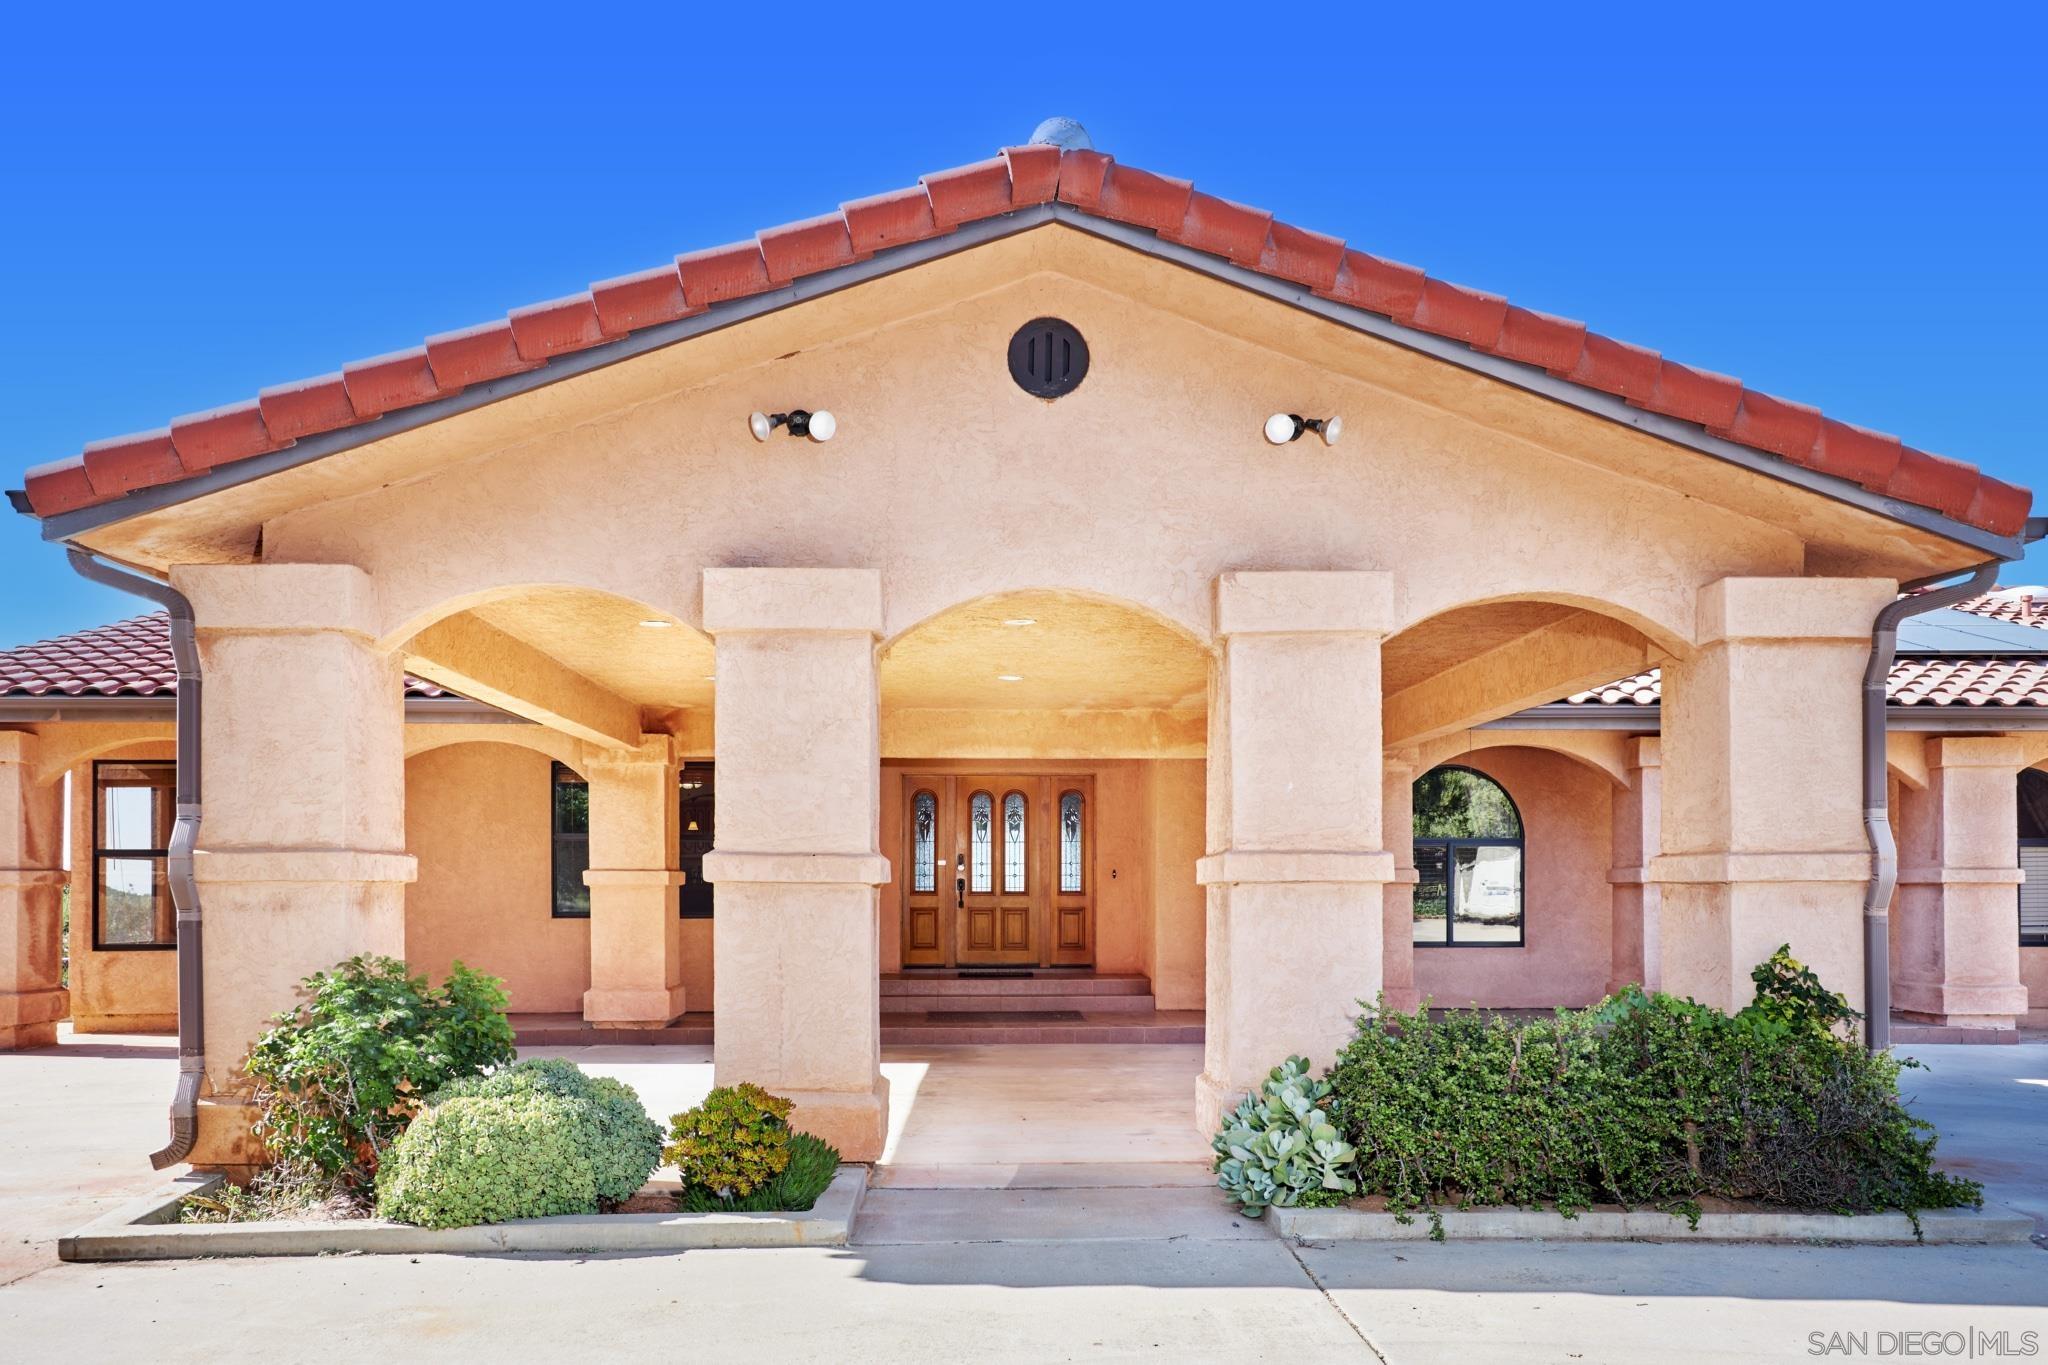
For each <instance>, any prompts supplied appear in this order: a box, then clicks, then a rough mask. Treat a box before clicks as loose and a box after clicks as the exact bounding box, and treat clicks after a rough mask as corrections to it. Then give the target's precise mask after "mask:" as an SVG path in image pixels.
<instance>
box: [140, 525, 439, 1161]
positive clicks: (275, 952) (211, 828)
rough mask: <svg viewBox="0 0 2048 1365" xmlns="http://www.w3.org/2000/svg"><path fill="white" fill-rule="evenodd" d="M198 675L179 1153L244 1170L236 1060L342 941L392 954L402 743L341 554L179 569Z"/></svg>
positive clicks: (368, 615) (371, 618)
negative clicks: (195, 957) (190, 1041)
mask: <svg viewBox="0 0 2048 1365" xmlns="http://www.w3.org/2000/svg"><path fill="white" fill-rule="evenodd" d="M171 581H172V583H173V584H174V585H175V586H176V587H178V588H179V589H180V590H181V591H183V592H184V593H185V595H186V596H187V597H189V598H190V599H191V601H192V605H193V610H194V614H195V616H196V618H197V623H198V633H199V654H200V664H201V668H202V671H203V673H204V686H205V694H204V704H203V707H202V711H201V718H200V733H201V739H202V744H201V755H200V777H201V782H202V787H203V790H202V793H201V794H202V797H203V803H204V804H203V814H202V817H201V821H200V826H199V840H198V848H197V851H196V853H195V857H194V865H195V872H196V875H197V878H198V883H199V901H200V908H201V912H202V915H203V921H204V924H205V950H204V958H205V968H206V985H205V1002H204V1004H205V1015H206V1028H205V1039H204V1042H205V1047H206V1086H205V1098H203V1099H202V1101H201V1104H200V1114H199V1141H198V1145H197V1146H196V1147H195V1148H194V1150H193V1152H192V1156H191V1160H192V1162H193V1164H194V1165H196V1166H202V1167H205V1166H247V1165H251V1164H255V1163H258V1162H261V1161H262V1160H263V1152H262V1149H261V1147H260V1145H259V1144H257V1143H256V1142H255V1140H254V1139H253V1138H252V1137H250V1135H249V1131H248V1125H249V1121H250V1119H251V1118H252V1117H253V1114H252V1112H251V1109H250V1106H249V1105H248V1104H247V1103H246V1102H245V1100H244V1096H246V1094H247V1079H246V1077H245V1075H244V1073H243V1071H242V1064H243V1062H244V1060H245V1059H246V1057H247V1055H248V1050H249V1044H250V1043H251V1042H252V1041H253V1040H254V1039H255V1038H256V1036H257V1035H258V1034H259V1033H261V1032H262V1031H263V1029H264V1028H265V1027H266V1026H267V1025H268V1022H269V1020H270V1017H271V1016H272V1015H274V1014H276V1013H278V1012H279V1011H281V1010H285V1009H288V1008H290V1007H291V1006H292V1005H293V1004H294V1003H295V1002H296V1001H297V1000H298V998H299V996H298V985H299V982H300V981H301V980H302V979H303V978H305V977H306V976H309V975H310V974H312V973H313V972H316V971H321V970H324V969H326V968H329V967H332V966H334V965H335V964H336V963H338V962H340V961H342V960H343V959H345V958H348V957H352V956H354V955H356V954H358V953H375V954H382V955H385V956H389V957H403V956H404V955H405V894H404V893H405V884H406V883H407V882H409V881H411V880H412V878H413V872H414V865H413V859H412V858H411V857H410V856H409V855H408V854H407V853H406V852H405V851H404V849H405V740H404V709H403V707H404V698H403V695H402V687H401V684H402V676H403V675H402V672H401V669H400V666H399V661H398V659H397V658H396V657H395V656H393V655H391V654H387V653H384V652H382V651H380V650H379V649H378V648H377V647H376V644H375V637H376V615H375V611H374V592H373V585H372V583H371V581H370V578H369V575H367V574H365V573H364V572H363V571H362V570H360V569H357V568H355V567H354V566H352V565H343V564H255V565H241V564H236V565H227V564H221V565H214V564H209V565H188V566H182V567H179V568H176V569H174V570H173V571H172V575H171Z"/></svg>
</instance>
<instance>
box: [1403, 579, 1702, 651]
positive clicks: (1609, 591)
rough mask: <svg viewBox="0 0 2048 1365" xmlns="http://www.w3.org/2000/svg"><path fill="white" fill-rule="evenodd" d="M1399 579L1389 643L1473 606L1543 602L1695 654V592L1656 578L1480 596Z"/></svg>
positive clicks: (1451, 584)
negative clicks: (1671, 586)
mask: <svg viewBox="0 0 2048 1365" xmlns="http://www.w3.org/2000/svg"><path fill="white" fill-rule="evenodd" d="M1399 581H1400V584H1401V589H1402V591H1401V592H1400V594H1399V596H1400V599H1401V600H1400V601H1399V603H1398V604H1397V616H1396V619H1395V626H1394V629H1393V630H1392V631H1391V632H1389V634H1388V637H1387V638H1388V640H1389V642H1392V641H1394V640H1398V639H1399V638H1400V637H1401V636H1402V635H1404V634H1406V633H1408V632H1409V631H1412V630H1414V629H1416V628H1417V627H1419V626H1424V625H1427V624H1428V623H1429V622H1431V621H1434V620H1438V619H1441V618H1445V617H1450V616H1452V615H1453V614H1454V613H1457V612H1463V611H1467V610H1470V609H1472V608H1481V607H1502V606H1509V605H1512V604H1515V603H1541V604H1545V605H1548V606H1554V607H1570V608H1574V609H1576V610H1579V611H1586V612H1591V613H1593V614H1594V615H1596V616H1604V617H1606V618H1608V619H1609V620H1612V621H1618V622H1620V623H1621V624H1623V625H1625V626H1628V627H1629V628H1630V629H1632V630H1634V631H1636V632H1637V633H1638V634H1640V635H1642V636H1643V637H1644V639H1646V640H1647V641H1649V642H1650V644H1651V645H1653V646H1654V647H1655V648H1656V649H1657V650H1658V651H1659V652H1660V653H1663V654H1668V655H1670V656H1671V657H1673V658H1675V659H1684V658H1688V657H1690V655H1691V654H1692V652H1693V633H1694V629H1695V627H1694V620H1695V615H1696V608H1695V606H1694V603H1693V597H1694V594H1693V593H1691V592H1686V593H1682V594H1681V593H1674V592H1672V591H1671V590H1670V589H1669V586H1668V585H1659V584H1657V583H1656V582H1655V580H1647V581H1644V582H1640V583H1639V582H1634V581H1631V580H1629V579H1627V578H1624V577H1616V578H1614V579H1612V580H1605V579H1603V580H1602V581H1601V582H1599V583H1598V584H1596V585H1578V586H1573V585H1571V584H1569V583H1566V584H1562V585H1553V586H1548V587H1534V588H1531V587H1517V588H1514V589H1512V590H1510V591H1503V592H1494V593H1482V594H1478V595H1473V594H1471V593H1469V592H1467V591H1464V590H1463V589H1462V585H1460V584H1459V583H1457V582H1455V581H1438V580H1423V581H1418V580H1416V579H1414V578H1411V577H1406V576H1403V577H1402V578H1401V579H1400V580H1399ZM1589 588H1590V589H1591V590H1588V589H1589Z"/></svg>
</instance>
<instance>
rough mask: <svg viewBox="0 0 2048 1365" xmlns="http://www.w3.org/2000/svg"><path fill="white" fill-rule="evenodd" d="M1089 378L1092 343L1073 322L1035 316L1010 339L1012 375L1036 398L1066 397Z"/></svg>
mask: <svg viewBox="0 0 2048 1365" xmlns="http://www.w3.org/2000/svg"><path fill="white" fill-rule="evenodd" d="M1087 377H1088V343H1087V342H1086V341H1085V340H1083V339H1082V337H1081V333H1080V332H1079V331H1078V330H1077V329H1076V328H1075V326H1074V324H1073V323H1071V322H1067V321H1064V320H1062V319H1060V318H1033V319H1032V320H1031V321H1029V322H1027V323H1025V324H1024V325H1023V326H1022V327H1019V328H1018V329H1017V335H1015V336H1013V337H1011V338H1010V378H1012V379H1014V380H1016V381H1017V387H1018V388H1020V389H1022V390H1024V392H1026V393H1028V394H1030V395H1031V396H1032V397H1033V398H1064V397H1065V396H1066V395H1068V394H1070V393H1072V392H1073V391H1074V390H1075V389H1078V388H1080V387H1081V381H1082V380H1083V379H1086V378H1087Z"/></svg>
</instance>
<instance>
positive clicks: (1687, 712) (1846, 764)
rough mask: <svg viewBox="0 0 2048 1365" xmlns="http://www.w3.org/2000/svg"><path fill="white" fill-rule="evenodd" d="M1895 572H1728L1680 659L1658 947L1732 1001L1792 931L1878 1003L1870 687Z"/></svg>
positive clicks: (1840, 987)
mask: <svg viewBox="0 0 2048 1365" xmlns="http://www.w3.org/2000/svg"><path fill="white" fill-rule="evenodd" d="M1895 590H1896V589H1895V585H1894V584H1893V583H1892V582H1891V581H1890V580H1888V579H1865V578H1725V579H1721V580H1719V581H1718V582H1715V583H1712V584H1709V585H1708V586H1707V587H1706V588H1704V589H1703V590H1702V591H1701V592H1700V595H1699V602H1698V614H1699V617H1698V626H1697V634H1698V648H1697V649H1696V650H1695V651H1694V652H1693V653H1692V654H1691V655H1690V656H1688V657H1686V658H1684V659H1679V660H1674V661H1672V662H1671V663H1669V664H1667V665H1666V666H1665V668H1664V704H1663V737H1662V738H1663V742H1662V748H1663V767H1662V776H1663V781H1662V807H1663V808H1662V812H1661V815H1662V818H1661V822H1660V823H1661V827H1662V835H1661V851H1660V852H1659V854H1658V855H1657V856H1656V857H1655V858H1654V859H1652V861H1651V864H1650V875H1651V877H1652V878H1653V879H1654V880H1655V881H1656V882H1657V883H1658V886H1659V891H1660V896H1661V901H1662V905H1661V909H1660V912H1659V915H1658V945H1657V961H1658V963H1659V964H1660V971H1661V984H1662V987H1663V989H1664V990H1666V991H1669V992H1670V993H1672V994H1674V995H1682V996H1691V997H1692V998H1693V999H1696V1000H1698V1001H1700V1002H1701V1003H1703V1004H1708V1005H1713V1006H1715V1007H1716V1008H1719V1009H1723V1010H1729V1011H1733V1010H1738V1009H1740V1008H1742V1007H1743V1006H1744V1005H1747V1004H1748V1003H1749V1002H1750V1000H1751V999H1752V998H1753V997H1754V994H1755V988H1754V985H1753V984H1752V983H1751V981H1750V976H1749V974H1750V970H1751V969H1752V968H1753V967H1755V966H1756V964H1757V963H1759V962H1761V961H1763V959H1764V958H1766V957H1768V956H1769V955H1770V953H1771V952H1772V951H1773V950H1774V949H1776V948H1777V947H1778V946H1779V945H1780V944H1789V945H1790V947H1791V950H1792V955H1793V956H1794V957H1796V958H1799V959H1800V960H1801V961H1803V962H1805V963H1806V964H1807V965H1808V966H1809V967H1811V968H1812V969H1813V970H1814V971H1815V972H1816V973H1818V974H1819V976H1820V979H1821V980H1822V981H1823V982H1824V983H1825V984H1826V985H1828V986H1829V987H1831V988H1832V989H1834V990H1837V991H1840V992H1842V993H1843V994H1844V995H1846V996H1847V997H1848V998H1849V1000H1850V1003H1851V1004H1852V1005H1854V1006H1855V1007H1856V1008H1858V1009H1861V1008H1862V1007H1863V1004H1862V1002H1863V892H1864V887H1865V885H1866V884H1867V879H1868V877H1869V873H1870V854H1869V846H1868V843H1867V842H1866V837H1865V834H1864V829H1863V801H1862V726H1861V716H1862V690H1861V683H1862V678H1863V667H1864V663H1865V661H1866V660H1867V659H1868V657H1869V652H1870V626H1871V622H1872V620H1874V619H1875V617H1876V615H1877V612H1878V610H1879V608H1881V607H1882V606H1884V604H1885V603H1887V602H1889V601H1890V600H1891V599H1892V596H1893V594H1894V592H1895Z"/></svg>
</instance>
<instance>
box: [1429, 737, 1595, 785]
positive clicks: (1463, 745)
mask: <svg viewBox="0 0 2048 1365" xmlns="http://www.w3.org/2000/svg"><path fill="white" fill-rule="evenodd" d="M1630 739H1631V736H1629V735H1625V734H1621V733H1619V732H1615V731H1605V730H1466V731H1463V732H1461V733H1459V734H1455V735H1446V736H1444V737H1443V738H1442V739H1438V740H1432V741H1431V742H1429V743H1427V744H1424V745H1422V746H1421V747H1420V748H1419V749H1418V750H1417V751H1416V755H1417V756H1416V762H1415V775H1416V776H1417V777H1420V776H1421V775H1422V774H1423V773H1426V772H1428V771H1429V770H1430V769H1432V768H1436V767H1440V766H1442V765H1443V764H1445V763H1455V762H1457V761H1458V760H1459V759H1461V758H1464V757H1466V756H1467V755H1470V754H1476V753H1480V752H1482V751H1484V750H1487V749H1539V750H1542V751H1544V752H1546V753H1554V754H1560V755H1562V756H1564V757H1565V758H1568V759H1571V760H1572V761H1573V762H1575V763H1578V764H1581V765H1583V766H1585V767H1587V768H1591V769H1592V770H1593V771H1594V772H1597V773H1600V774H1601V775H1603V776H1605V777H1606V778H1608V780H1610V781H1612V782H1613V783H1614V785H1615V786H1617V787H1630V786H1633V785H1634V783H1633V782H1632V781H1631V780H1630V778H1629V768H1628V745H1629V740H1630Z"/></svg>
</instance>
